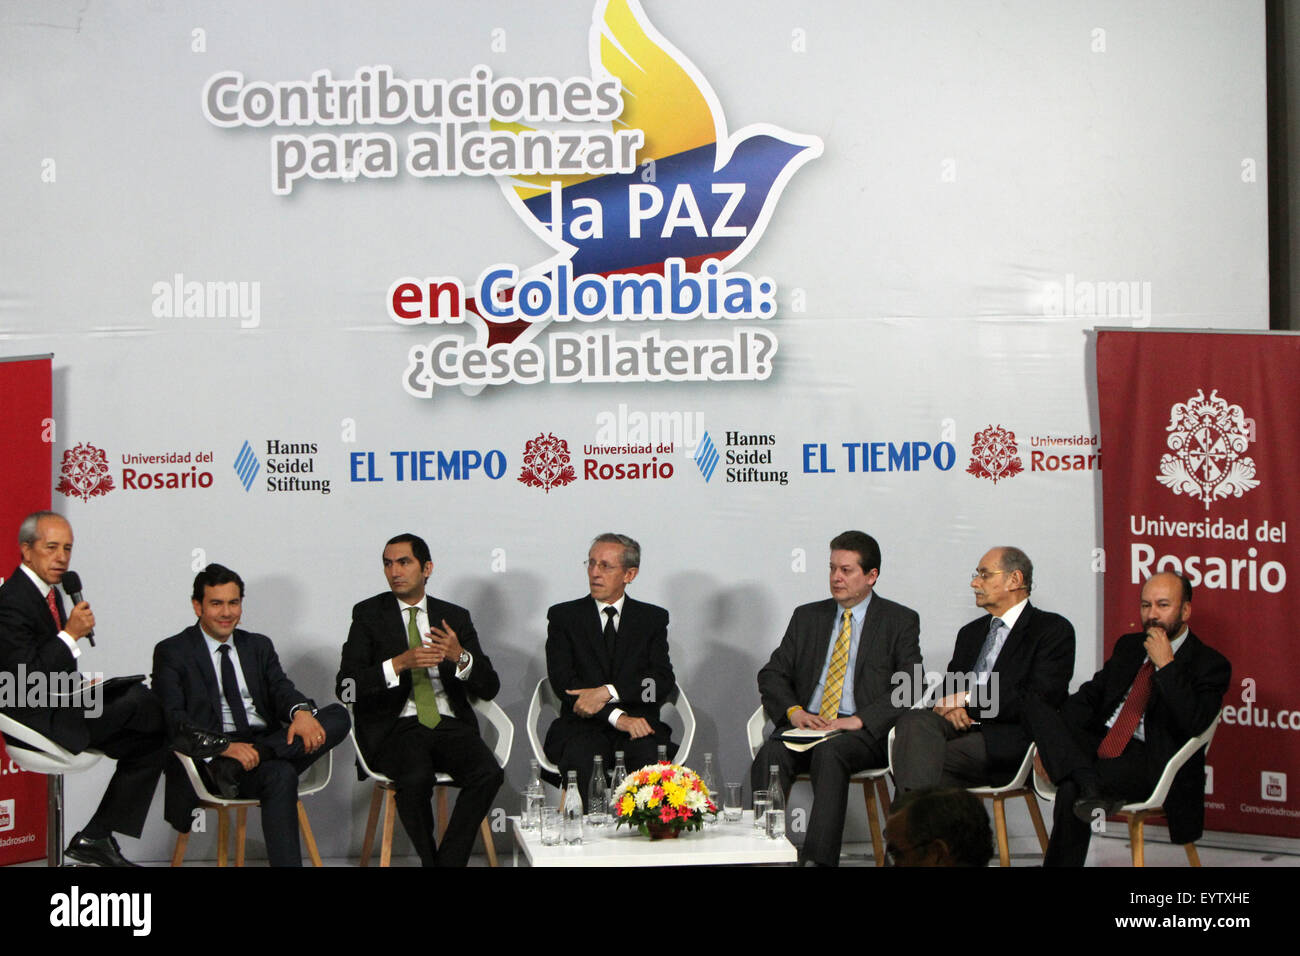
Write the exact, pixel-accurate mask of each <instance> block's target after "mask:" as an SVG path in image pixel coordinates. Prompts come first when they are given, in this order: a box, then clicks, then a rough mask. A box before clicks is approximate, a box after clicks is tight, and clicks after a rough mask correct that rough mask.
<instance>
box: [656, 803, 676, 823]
mask: <svg viewBox="0 0 1300 956" xmlns="http://www.w3.org/2000/svg"><path fill="white" fill-rule="evenodd" d="M676 813H677V811H676V810H674V809H673V808H672V807H670V806H669V805H668V804H666V803H665V804H664V805H663V808H662V809H661V810H660V811H659V819H660V820H661V821H662V822H663V823H671V822H672V819H673V817H674V816H675V815H676Z"/></svg>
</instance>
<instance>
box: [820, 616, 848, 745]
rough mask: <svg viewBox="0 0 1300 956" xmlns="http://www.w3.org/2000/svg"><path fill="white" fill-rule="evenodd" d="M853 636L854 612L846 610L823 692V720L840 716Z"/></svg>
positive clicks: (827, 670)
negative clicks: (850, 640)
mask: <svg viewBox="0 0 1300 956" xmlns="http://www.w3.org/2000/svg"><path fill="white" fill-rule="evenodd" d="M852 634H853V612H852V611H851V610H846V611H845V612H844V616H843V619H842V620H841V622H840V633H839V635H838V636H837V637H836V638H835V650H834V651H833V652H832V653H831V665H830V667H828V668H827V669H826V688H825V689H824V690H823V691H822V709H821V713H820V714H819V715H818V716H820V717H821V718H822V719H823V720H834V719H835V718H836V717H837V716H839V712H840V697H841V696H842V695H843V693H844V673H845V671H847V670H848V667H849V638H850V637H851V636H852Z"/></svg>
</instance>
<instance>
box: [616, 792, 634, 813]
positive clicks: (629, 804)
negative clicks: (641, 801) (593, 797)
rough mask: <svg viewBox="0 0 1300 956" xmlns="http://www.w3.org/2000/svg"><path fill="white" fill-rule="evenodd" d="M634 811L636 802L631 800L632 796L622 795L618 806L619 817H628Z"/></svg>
mask: <svg viewBox="0 0 1300 956" xmlns="http://www.w3.org/2000/svg"><path fill="white" fill-rule="evenodd" d="M635 809H636V801H635V800H634V799H632V795H631V794H630V793H629V794H624V795H623V802H622V803H620V804H619V805H618V815H619V816H621V817H630V816H631V815H632V811H633V810H635Z"/></svg>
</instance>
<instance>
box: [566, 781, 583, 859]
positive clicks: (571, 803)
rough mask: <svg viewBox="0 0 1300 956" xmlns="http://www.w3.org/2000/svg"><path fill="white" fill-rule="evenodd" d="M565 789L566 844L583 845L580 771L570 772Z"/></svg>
mask: <svg viewBox="0 0 1300 956" xmlns="http://www.w3.org/2000/svg"><path fill="white" fill-rule="evenodd" d="M566 776H567V779H566V781H565V787H564V806H563V812H564V842H565V843H568V844H570V845H577V846H581V844H582V796H581V795H580V794H579V793H578V771H576V770H570V771H569V772H568V774H567V775H566Z"/></svg>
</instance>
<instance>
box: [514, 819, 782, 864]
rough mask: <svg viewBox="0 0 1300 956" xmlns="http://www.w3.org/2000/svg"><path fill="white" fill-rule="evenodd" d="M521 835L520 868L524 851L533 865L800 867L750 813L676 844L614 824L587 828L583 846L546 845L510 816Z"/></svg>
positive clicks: (516, 850) (537, 833) (516, 849)
mask: <svg viewBox="0 0 1300 956" xmlns="http://www.w3.org/2000/svg"><path fill="white" fill-rule="evenodd" d="M510 827H511V829H512V830H513V831H514V834H515V844H514V864H515V866H519V865H520V863H519V854H520V851H523V855H524V858H525V859H526V860H527V861H528V865H529V866H709V865H714V866H721V865H737V864H755V863H768V864H772V863H795V862H796V861H797V860H798V851H797V850H796V849H795V847H794V845H793V844H791V843H790V841H789V840H786V839H780V840H769V839H768V838H767V837H766V836H764V835H762V834H760V833H759V832H758V831H757V830H755V829H754V827H753V814H752V813H751V812H750V811H748V810H746V811H745V814H744V816H743V817H742V818H741V819H740V821H739V822H737V823H727V822H725V821H722V822H719V823H718V824H717V826H712V827H705V828H704V829H703V830H701V831H699V832H698V833H690V832H688V833H683V834H682V835H681V836H679V837H677V838H676V839H675V840H650V839H649V838H647V837H643V836H641V834H639V833H637V831H636V829H635V828H633V829H631V830H629V829H628V828H627V826H622V827H619V828H618V829H615V828H614V826H613V824H607V825H605V826H603V827H591V826H587V827H584V828H583V840H582V845H581V846H566V845H564V844H561V845H560V846H542V834H541V831H540V830H522V829H520V827H519V818H518V817H511V818H510Z"/></svg>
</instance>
